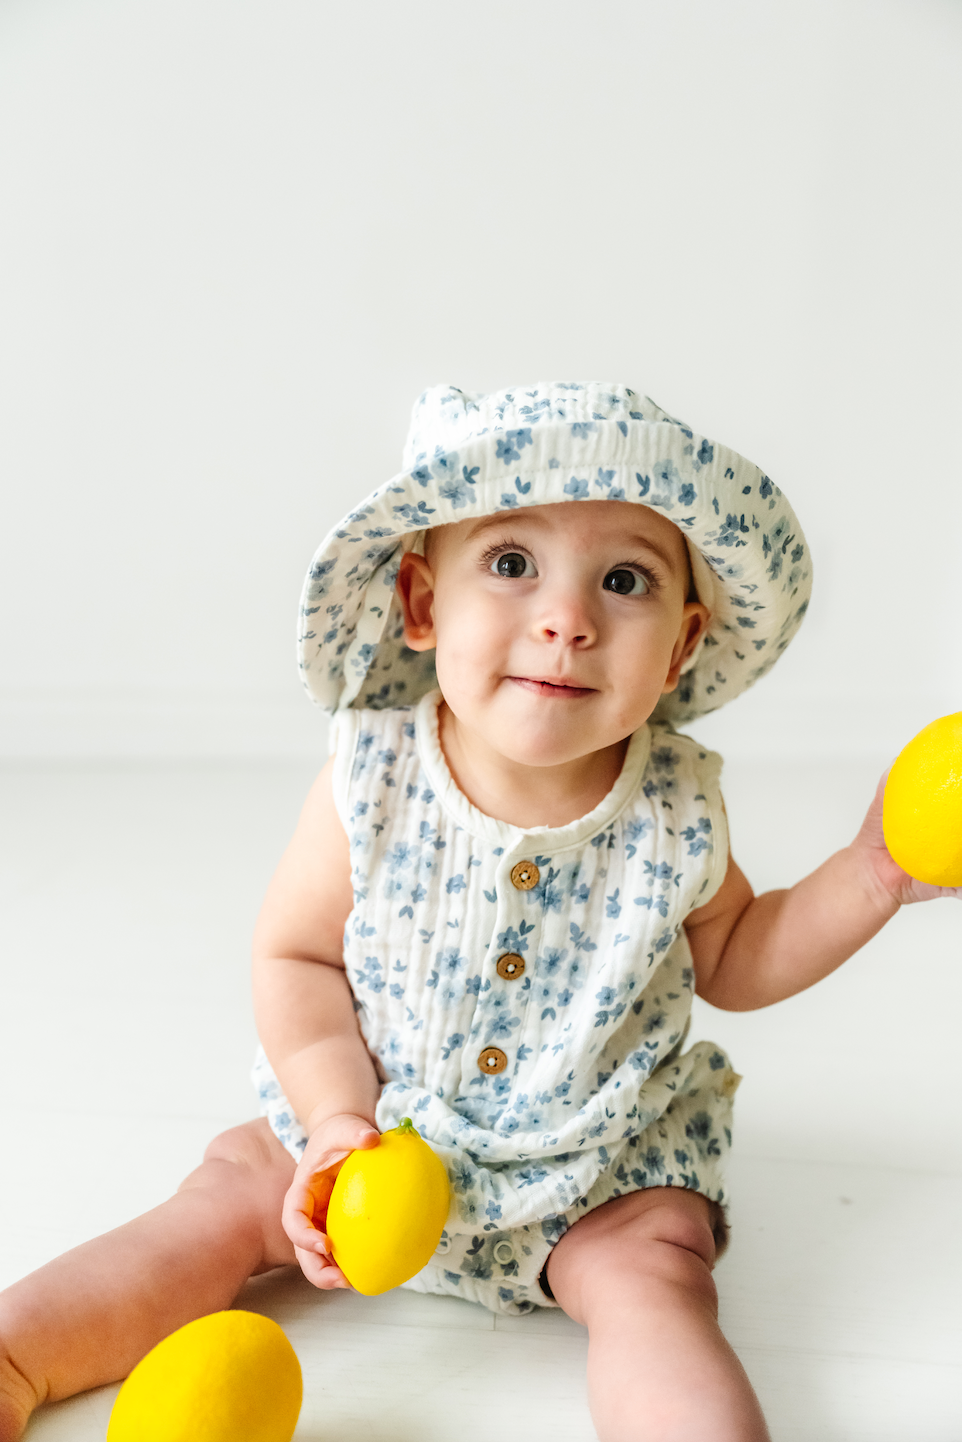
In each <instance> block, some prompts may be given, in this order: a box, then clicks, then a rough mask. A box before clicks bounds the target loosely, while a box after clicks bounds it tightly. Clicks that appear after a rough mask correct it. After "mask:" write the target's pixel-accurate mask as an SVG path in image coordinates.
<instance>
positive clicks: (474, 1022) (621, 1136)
mask: <svg viewBox="0 0 962 1442" xmlns="http://www.w3.org/2000/svg"><path fill="white" fill-rule="evenodd" d="M439 700H440V696H439V693H438V692H437V691H435V692H432V693H431V694H430V695H428V696H425V697H424V698H423V700H421V701H420V702H419V704H418V705H417V706H416V707H399V708H396V709H389V710H377V711H363V710H347V711H342V712H340V713H338V714H337V716H336V717H335V721H334V728H333V729H334V734H333V736H332V746H333V747H334V748H335V750H336V761H335V775H334V795H335V801H336V804H337V808H338V812H339V815H340V817H341V820H342V822H343V824H344V827H345V830H346V832H347V834H348V837H349V839H350V846H351V857H352V881H353V886H354V909H353V911H352V912H351V914H350V916H349V918H348V922H347V925H346V927H345V932H344V961H345V965H346V968H347V975H348V979H349V981H350V985H351V988H352V990H353V993H354V997H355V1002H354V1005H355V1009H356V1011H357V1016H358V1022H359V1025H360V1029H361V1033H362V1035H363V1037H364V1039H365V1041H366V1043H367V1045H368V1048H369V1049H370V1051H371V1054H372V1056H373V1057H374V1059H375V1062H376V1065H377V1067H378V1072H379V1075H380V1076H381V1078H382V1080H383V1082H384V1085H383V1088H382V1091H381V1096H380V1100H379V1102H378V1106H377V1113H376V1120H377V1125H378V1127H379V1128H380V1129H381V1130H382V1131H385V1130H386V1129H387V1128H389V1127H393V1126H396V1125H397V1123H398V1122H399V1121H400V1119H401V1117H402V1116H410V1117H412V1118H413V1119H414V1122H415V1125H416V1126H417V1128H418V1130H419V1131H420V1133H421V1134H422V1136H424V1137H425V1138H426V1139H427V1140H428V1141H429V1142H430V1143H431V1145H432V1146H433V1147H434V1149H435V1151H437V1152H438V1154H439V1155H440V1156H441V1158H442V1159H443V1160H444V1162H445V1164H446V1166H447V1169H448V1176H449V1178H450V1181H451V1190H452V1201H451V1211H450V1214H449V1218H448V1223H447V1226H446V1229H445V1232H444V1235H443V1236H442V1239H441V1244H440V1246H439V1247H438V1251H437V1253H436V1255H435V1257H434V1258H433V1259H432V1260H431V1262H429V1263H428V1265H427V1267H425V1268H424V1270H423V1271H422V1272H420V1273H418V1275H417V1276H416V1277H414V1278H412V1280H411V1281H410V1282H408V1283H406V1284H405V1285H406V1286H408V1287H410V1288H413V1289H414V1290H417V1291H425V1292H442V1293H449V1294H452V1295H454V1296H460V1297H465V1298H467V1299H469V1300H471V1301H477V1302H481V1303H483V1304H484V1305H485V1306H487V1307H489V1308H491V1309H492V1310H494V1311H502V1312H510V1313H520V1312H526V1311H529V1310H530V1309H531V1307H532V1306H533V1305H540V1306H550V1305H552V1303H551V1301H550V1300H549V1298H548V1297H547V1296H546V1295H545V1293H544V1292H543V1291H542V1290H541V1288H540V1287H539V1285H538V1278H539V1276H540V1274H541V1271H542V1268H543V1266H544V1264H545V1262H546V1260H547V1257H548V1254H549V1252H550V1250H551V1247H552V1246H553V1245H554V1243H555V1242H557V1240H558V1239H559V1237H561V1236H562V1235H563V1234H564V1232H565V1231H566V1230H567V1228H568V1227H569V1226H570V1225H571V1224H572V1223H573V1222H574V1221H576V1220H577V1219H578V1218H579V1217H580V1216H584V1215H585V1214H586V1213H587V1212H588V1211H590V1210H592V1209H593V1208H594V1207H597V1206H600V1205H601V1204H602V1203H603V1202H605V1201H608V1200H609V1199H611V1198H613V1197H618V1196H622V1195H624V1194H626V1193H629V1192H633V1191H638V1190H640V1189H642V1188H645V1187H662V1186H674V1187H688V1188H690V1189H692V1190H694V1191H698V1192H701V1193H703V1194H704V1195H705V1196H706V1197H708V1198H709V1199H710V1200H712V1201H714V1202H718V1203H722V1204H723V1203H724V1202H725V1184H724V1179H723V1162H724V1159H725V1157H726V1155H727V1152H728V1150H729V1147H730V1145H731V1131H730V1126H731V1097H732V1095H733V1093H734V1090H735V1087H736V1086H737V1084H738V1080H739V1079H738V1077H737V1076H736V1074H735V1073H734V1072H733V1071H732V1070H731V1067H730V1066H729V1063H728V1059H727V1057H726V1056H725V1055H724V1053H723V1052H722V1051H721V1050H720V1049H719V1048H717V1047H715V1046H714V1045H712V1044H711V1043H710V1042H699V1043H697V1044H696V1045H695V1046H693V1047H692V1048H691V1049H690V1050H689V1051H687V1052H684V1053H683V1052H682V1046H683V1043H684V1039H685V1035H686V1032H687V1029H688V1024H689V1019H690V1011H691V1001H692V994H693V989H694V973H693V971H692V966H691V953H690V951H689V948H688V941H687V938H686V935H685V932H684V929H683V927H682V923H683V921H684V919H685V917H686V916H687V915H688V913H689V912H690V911H691V910H692V909H693V908H695V907H697V906H703V905H704V904H705V903H706V902H707V901H708V900H709V899H710V897H711V896H712V895H713V894H714V893H715V891H716V890H717V889H718V887H719V886H720V885H721V882H722V880H723V879H724V875H725V870H726V866H727V861H728V840H727V827H726V824H725V815H724V810H723V808H722V804H721V796H720V792H719V789H718V777H719V772H720V769H721V761H720V758H719V757H718V756H716V755H714V754H713V753H711V752H708V751H705V750H704V749H703V748H702V747H701V746H699V745H698V743H697V742H695V741H693V740H691V739H690V738H689V737H687V736H679V735H677V734H676V733H674V732H673V731H672V730H671V729H670V728H669V727H668V726H665V725H657V724H652V723H649V724H648V725H647V726H644V727H642V728H641V730H639V731H637V732H636V733H635V734H634V735H633V736H632V738H631V741H630V742H629V746H628V751H627V754H626V756H625V762H624V766H623V768H622V771H621V774H620V776H619V777H618V780H617V781H616V783H615V785H614V787H613V788H612V790H611V791H610V792H609V793H608V795H607V796H606V797H605V798H604V800H603V801H601V803H600V804H599V805H598V806H597V807H596V808H595V809H594V810H593V811H591V812H590V813H589V814H588V815H587V816H583V817H581V818H580V819H579V820H577V821H573V822H571V823H570V824H568V825H566V826H560V827H551V828H541V829H531V830H523V829H521V828H519V827H516V826H511V825H508V824H507V823H505V822H502V821H497V820H495V819H494V818H493V817H491V816H487V815H485V814H484V813H482V812H480V811H478V810H477V809H476V808H475V807H474V806H472V805H471V803H470V802H469V801H468V800H467V798H466V797H465V796H464V795H463V794H462V793H461V792H460V791H459V790H458V788H457V786H456V784H455V782H454V779H453V778H452V776H451V774H450V772H449V770H448V767H447V763H446V762H445V760H444V757H443V755H442V752H441V749H440V745H439V743H438V723H437V707H438V702H439ZM254 1080H255V1084H256V1085H257V1087H258V1090H259V1092H260V1094H261V1100H262V1111H263V1113H264V1114H265V1115H267V1116H268V1118H269V1120H270V1123H271V1126H272V1128H273V1130H274V1132H275V1133H276V1135H277V1136H278V1137H279V1138H280V1140H281V1141H282V1142H283V1143H284V1145H285V1146H286V1147H287V1148H288V1150H289V1151H290V1152H291V1153H292V1154H293V1155H294V1156H295V1157H299V1156H300V1153H301V1151H302V1150H303V1148H304V1145H305V1142H306V1136H305V1133H304V1131H303V1129H302V1128H301V1126H300V1123H299V1122H298V1121H297V1119H296V1117H295V1116H294V1114H293V1111H292V1109H291V1107H290V1104H289V1103H288V1102H287V1100H286V1098H285V1097H284V1095H283V1093H282V1092H281V1090H280V1086H279V1084H278V1082H277V1079H276V1077H275V1076H274V1074H273V1072H272V1071H271V1068H270V1065H269V1063H268V1062H267V1059H266V1057H265V1056H264V1054H263V1052H260V1053H259V1054H258V1059H257V1061H256V1063H255V1069H254Z"/></svg>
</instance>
